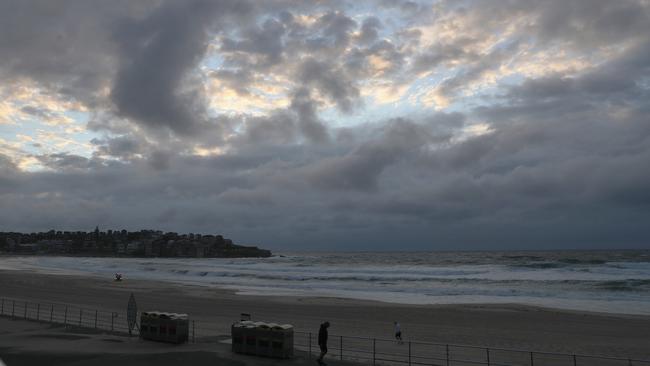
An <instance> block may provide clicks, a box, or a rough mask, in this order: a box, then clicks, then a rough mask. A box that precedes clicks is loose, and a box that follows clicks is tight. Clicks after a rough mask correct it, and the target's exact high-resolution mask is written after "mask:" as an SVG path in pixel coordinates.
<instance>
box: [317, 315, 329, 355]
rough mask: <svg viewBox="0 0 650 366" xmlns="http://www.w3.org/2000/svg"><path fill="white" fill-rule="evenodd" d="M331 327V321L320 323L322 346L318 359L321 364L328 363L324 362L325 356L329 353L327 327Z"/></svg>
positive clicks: (319, 331) (319, 342)
mask: <svg viewBox="0 0 650 366" xmlns="http://www.w3.org/2000/svg"><path fill="white" fill-rule="evenodd" d="M329 327H330V323H329V322H327V321H326V322H325V323H323V324H321V325H320V329H318V345H319V346H320V356H319V357H318V359H317V360H316V361H318V363H319V364H320V365H327V364H326V363H325V362H323V357H325V355H326V354H327V336H328V334H327V328H329Z"/></svg>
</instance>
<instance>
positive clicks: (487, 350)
mask: <svg viewBox="0 0 650 366" xmlns="http://www.w3.org/2000/svg"><path fill="white" fill-rule="evenodd" d="M485 355H486V356H487V363H488V366H490V349H489V348H486V349H485Z"/></svg>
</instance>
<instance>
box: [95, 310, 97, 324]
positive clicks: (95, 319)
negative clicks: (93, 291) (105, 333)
mask: <svg viewBox="0 0 650 366" xmlns="http://www.w3.org/2000/svg"><path fill="white" fill-rule="evenodd" d="M95 329H97V310H95Z"/></svg>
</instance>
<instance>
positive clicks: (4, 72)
mask: <svg viewBox="0 0 650 366" xmlns="http://www.w3.org/2000/svg"><path fill="white" fill-rule="evenodd" d="M152 5H153V2H152V1H141V2H132V1H121V0H118V1H112V2H104V1H76V0H72V1H66V2H65V3H57V4H53V3H51V2H49V1H34V0H27V1H13V0H10V1H3V2H2V3H1V4H0V78H5V79H7V78H8V79H12V78H15V77H17V76H21V77H26V78H30V79H32V80H35V81H37V82H39V83H41V85H44V86H47V87H49V88H51V89H52V90H54V91H55V92H56V93H58V94H60V95H61V96H62V97H67V98H73V99H76V100H80V101H83V102H85V103H87V104H88V105H92V106H98V105H100V101H99V98H100V97H99V93H98V91H99V89H100V88H102V87H103V85H104V84H105V83H107V82H108V81H109V80H110V78H111V74H112V71H113V69H114V67H115V63H116V61H117V60H116V58H115V57H114V47H113V44H112V42H111V40H110V36H109V35H108V34H107V32H106V29H107V28H108V27H110V26H111V25H112V24H113V23H114V22H116V21H117V20H119V19H121V18H123V17H126V16H131V15H132V14H142V13H143V12H146V11H148V10H149V9H150V8H151V7H152Z"/></svg>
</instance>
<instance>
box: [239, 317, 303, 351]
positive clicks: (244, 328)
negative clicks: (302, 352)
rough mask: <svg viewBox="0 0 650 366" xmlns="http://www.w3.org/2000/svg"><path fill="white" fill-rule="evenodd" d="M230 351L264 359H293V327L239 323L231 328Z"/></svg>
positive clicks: (260, 323) (288, 325)
mask: <svg viewBox="0 0 650 366" xmlns="http://www.w3.org/2000/svg"><path fill="white" fill-rule="evenodd" d="M231 333H232V351H233V352H236V353H244V354H250V355H257V356H265V357H276V358H290V357H293V326H292V325H290V324H283V325H280V324H275V323H265V322H252V321H240V322H238V323H234V324H233V325H232V326H231Z"/></svg>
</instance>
